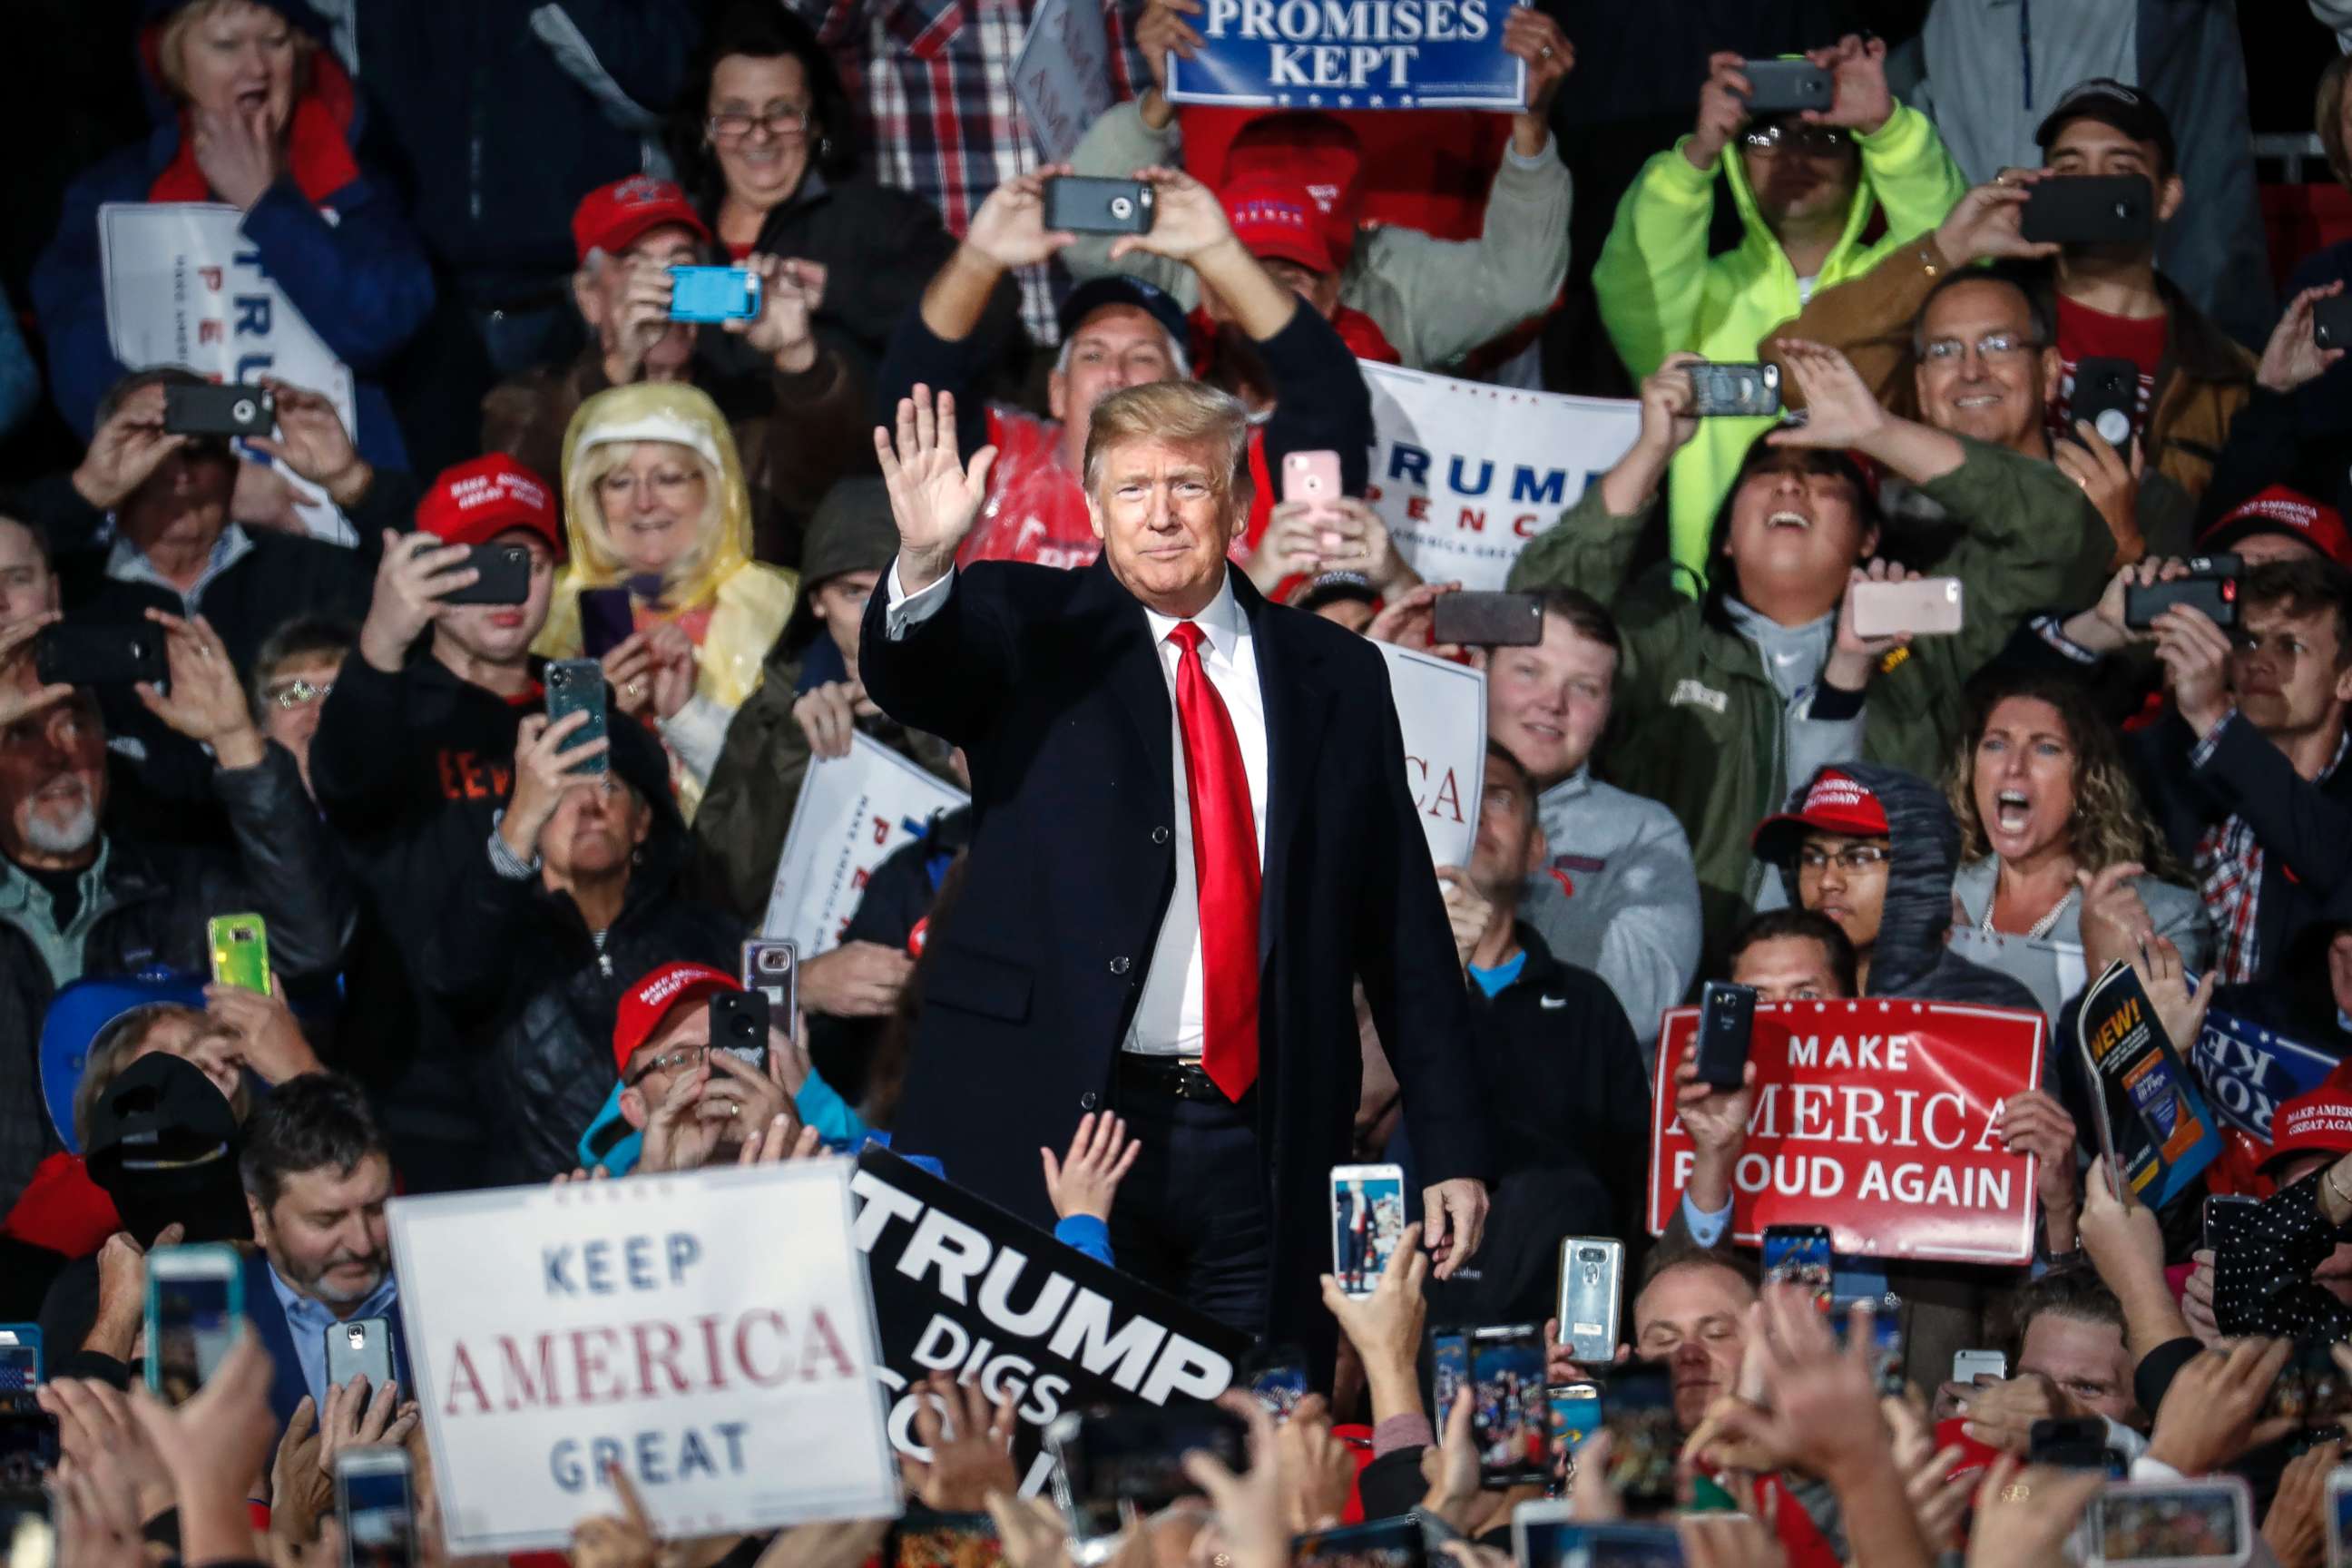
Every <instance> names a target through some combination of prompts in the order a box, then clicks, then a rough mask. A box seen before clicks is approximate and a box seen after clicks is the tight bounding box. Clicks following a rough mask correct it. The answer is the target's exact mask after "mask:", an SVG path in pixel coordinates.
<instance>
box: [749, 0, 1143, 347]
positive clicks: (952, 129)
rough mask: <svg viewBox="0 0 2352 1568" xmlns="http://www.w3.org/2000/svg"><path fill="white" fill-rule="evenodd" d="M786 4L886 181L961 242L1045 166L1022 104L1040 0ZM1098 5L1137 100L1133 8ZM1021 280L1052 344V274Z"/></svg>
mask: <svg viewBox="0 0 2352 1568" xmlns="http://www.w3.org/2000/svg"><path fill="white" fill-rule="evenodd" d="M787 3H788V4H789V5H791V6H792V8H793V10H795V11H797V12H798V13H799V14H800V15H801V16H802V17H803V19H804V20H806V21H807V22H808V23H809V24H810V25H811V26H814V27H815V28H816V30H817V37H818V38H819V39H820V40H821V41H822V42H823V43H824V46H825V47H826V48H827V49H829V50H830V51H831V52H832V54H833V58H834V63H835V66H836V68H838V69H839V70H840V72H841V85H842V89H843V90H844V91H845V92H846V93H847V94H848V95H849V100H850V102H851V103H852V104H854V105H856V110H857V115H858V125H857V131H858V134H859V136H860V137H861V138H862V140H863V142H864V144H865V147H866V156H867V159H868V167H869V168H871V170H872V171H873V173H874V176H875V178H877V179H878V180H880V181H881V182H882V183H883V184H889V185H897V186H899V187H901V188H902V189H905V190H909V191H913V192H914V193H915V194H916V195H920V196H922V197H924V198H926V199H927V200H929V202H930V203H931V205H934V206H936V207H938V208H939V209H940V216H941V217H942V218H943V219H944V220H945V221H946V223H947V226H948V231H949V232H950V234H956V235H961V234H962V233H963V231H964V229H965V227H966V226H968V225H969V224H970V223H971V215H972V214H973V213H974V212H976V211H978V210H979V207H980V204H981V203H982V201H984V200H986V199H987V196H988V193H989V192H991V191H992V190H994V189H996V187H997V186H998V185H1000V184H1003V183H1004V182H1005V181H1007V180H1010V179H1014V178H1017V177H1019V176H1020V175H1022V174H1027V173H1028V172H1029V171H1030V170H1032V169H1034V168H1035V167H1036V166H1037V150H1036V146H1035V144H1034V142H1032V141H1031V140H1030V136H1029V122H1028V120H1027V118H1026V117H1025V116H1024V115H1023V114H1022V112H1021V105H1020V103H1019V101H1018V100H1016V99H1015V98H1014V97H1013V62H1014V61H1015V60H1017V59H1018V58H1020V55H1021V44H1022V40H1023V39H1024V38H1025V37H1027V36H1028V31H1029V19H1030V16H1031V15H1032V14H1033V12H1034V10H1035V4H1034V0H787ZM1078 3H1080V4H1083V3H1085V0H1078ZM1098 3H1099V4H1100V5H1102V11H1103V26H1104V27H1105V29H1106V30H1107V31H1108V37H1109V42H1110V58H1111V75H1112V77H1113V82H1112V85H1113V86H1114V87H1115V88H1116V89H1118V96H1119V97H1120V98H1121V99H1126V98H1131V97H1133V96H1134V95H1135V91H1136V86H1135V84H1137V83H1139V82H1140V83H1146V84H1148V83H1149V82H1150V79H1151V77H1150V71H1149V69H1148V68H1146V67H1145V65H1144V63H1143V56H1142V55H1141V54H1140V53H1139V51H1138V50H1137V49H1136V48H1135V46H1134V45H1133V44H1132V43H1131V42H1130V41H1129V36H1128V32H1129V29H1128V26H1127V19H1126V17H1125V16H1124V15H1123V14H1122V13H1123V0H1098ZM1134 3H1136V4H1137V8H1138V9H1140V4H1139V0H1134ZM1019 276H1020V280H1021V316H1022V320H1023V321H1024V323H1026V325H1027V326H1028V329H1029V333H1030V335H1031V336H1032V337H1033V338H1034V339H1036V341H1037V342H1044V343H1050V342H1054V341H1055V338H1056V337H1057V336H1058V333H1057V332H1056V331H1055V325H1054V289H1053V286H1052V283H1051V280H1050V279H1048V277H1047V269H1046V268H1043V267H1024V268H1022V269H1021V271H1020V275H1019ZM1065 287H1066V285H1065Z"/></svg>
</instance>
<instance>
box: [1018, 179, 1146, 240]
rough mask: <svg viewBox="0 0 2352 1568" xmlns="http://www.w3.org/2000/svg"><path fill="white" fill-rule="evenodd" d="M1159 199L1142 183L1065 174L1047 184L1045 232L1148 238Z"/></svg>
mask: <svg viewBox="0 0 2352 1568" xmlns="http://www.w3.org/2000/svg"><path fill="white" fill-rule="evenodd" d="M1157 199H1158V198H1157V196H1156V195H1155V193H1154V192H1153V190H1152V188H1151V186H1150V185H1149V184H1146V183H1145V182H1143V181H1141V180H1105V179H1095V178H1092V177H1088V176H1085V175H1078V174H1062V175H1059V176H1056V177H1055V178H1053V179H1049V180H1047V181H1046V182H1045V232H1046V233H1048V234H1149V233H1150V232H1151V215H1152V205H1153V203H1154V202H1155V201H1156V200H1157Z"/></svg>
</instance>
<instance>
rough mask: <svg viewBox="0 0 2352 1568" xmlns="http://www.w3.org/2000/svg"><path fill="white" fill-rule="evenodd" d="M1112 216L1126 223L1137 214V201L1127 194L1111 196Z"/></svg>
mask: <svg viewBox="0 0 2352 1568" xmlns="http://www.w3.org/2000/svg"><path fill="white" fill-rule="evenodd" d="M1110 216H1113V217H1115V218H1118V220H1119V221H1120V222H1122V223H1124V222H1125V221H1126V220H1128V219H1129V218H1131V217H1133V216H1135V203H1134V202H1133V201H1132V200H1131V199H1129V197H1126V196H1113V197H1111V199H1110Z"/></svg>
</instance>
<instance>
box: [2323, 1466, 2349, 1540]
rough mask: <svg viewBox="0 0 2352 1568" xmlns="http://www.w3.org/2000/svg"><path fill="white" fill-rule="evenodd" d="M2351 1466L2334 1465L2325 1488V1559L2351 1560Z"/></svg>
mask: <svg viewBox="0 0 2352 1568" xmlns="http://www.w3.org/2000/svg"><path fill="white" fill-rule="evenodd" d="M2347 1480H2352V1468H2347V1467H2344V1466H2340V1465H2339V1466H2338V1467H2336V1474H2335V1476H2334V1477H2333V1479H2332V1480H2331V1482H2330V1484H2329V1487H2328V1490H2327V1531H2328V1534H2327V1549H2328V1557H2327V1561H2328V1562H2329V1563H2331V1564H2334V1563H2344V1562H2352V1485H2347V1484H2346V1482H2347Z"/></svg>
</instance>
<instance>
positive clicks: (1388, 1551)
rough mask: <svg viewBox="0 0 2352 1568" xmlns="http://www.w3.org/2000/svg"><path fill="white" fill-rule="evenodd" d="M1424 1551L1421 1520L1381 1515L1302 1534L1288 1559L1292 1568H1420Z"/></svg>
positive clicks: (1426, 1559) (1423, 1558)
mask: <svg viewBox="0 0 2352 1568" xmlns="http://www.w3.org/2000/svg"><path fill="white" fill-rule="evenodd" d="M1427 1552H1428V1548H1427V1545H1426V1542H1425V1538H1424V1537H1423V1534H1422V1529H1421V1521H1419V1520H1417V1519H1381V1520H1375V1521H1372V1522H1370V1523H1369V1524H1349V1525H1342V1526H1340V1527H1339V1529H1337V1530H1318V1531H1313V1532H1312V1533H1310V1534H1307V1535H1301V1536H1299V1537H1297V1538H1296V1539H1295V1540H1293V1541H1292V1542H1291V1543H1290V1561H1291V1563H1292V1568H1421V1564H1422V1563H1425V1562H1426V1561H1428V1557H1427ZM1448 1561H1449V1562H1450V1561H1451V1559H1448Z"/></svg>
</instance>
